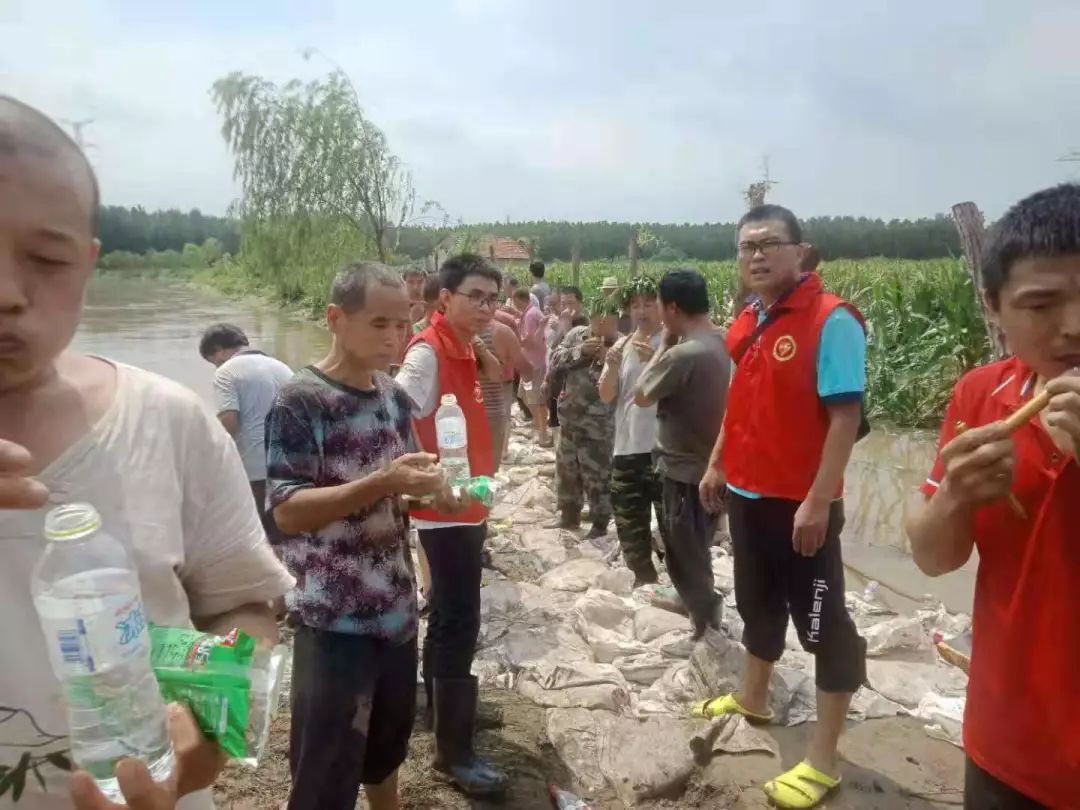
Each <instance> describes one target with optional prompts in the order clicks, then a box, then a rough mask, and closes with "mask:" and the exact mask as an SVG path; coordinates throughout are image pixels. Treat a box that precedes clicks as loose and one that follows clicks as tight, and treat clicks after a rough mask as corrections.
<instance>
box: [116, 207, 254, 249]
mask: <svg viewBox="0 0 1080 810" xmlns="http://www.w3.org/2000/svg"><path fill="white" fill-rule="evenodd" d="M98 238H99V239H100V240H101V250H102V252H103V253H110V252H113V251H125V252H127V253H138V254H144V253H149V252H150V251H158V252H163V251H167V250H173V251H176V252H177V253H181V252H183V250H184V245H202V244H204V243H205V242H206V240H207V239H216V240H217V241H218V242H219V243H220V244H221V246H222V249H223V250H224V251H225V252H226V253H235V252H236V251H237V250H238V249H239V247H240V236H239V231H238V228H237V223H236V221H235V220H233V219H230V218H227V217H215V216H208V215H206V214H204V213H202V212H201V211H200V210H199V209H198V208H192V209H191V210H190V211H186V212H185V211H180V210H178V209H175V208H170V209H168V210H165V211H147V210H146V209H145V208H143V207H142V206H136V207H134V208H125V207H124V206H121V205H106V206H103V207H102V209H101V214H100V218H99V220H98Z"/></svg>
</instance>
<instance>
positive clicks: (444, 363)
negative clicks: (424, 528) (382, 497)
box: [409, 312, 495, 523]
mask: <svg viewBox="0 0 1080 810" xmlns="http://www.w3.org/2000/svg"><path fill="white" fill-rule="evenodd" d="M421 342H423V343H427V344H428V345H429V346H431V348H432V349H434V350H435V357H436V358H438V361H439V396H440V397H441V396H442V395H443V394H453V395H454V396H455V397H457V404H458V407H460V408H461V410H462V413H464V414H465V428H466V430H467V432H468V443H469V471H470V472H471V473H472V474H473V475H494V474H495V450H494V444H493V442H492V439H491V425H490V424H489V423H488V418H487V413H486V412H485V411H484V394H483V391H481V390H480V381H479V379H478V378H477V369H476V355H475V354H474V353H473V348H472V346H471V345H469V344H462V342H461V341H460V340H459V339H458V337H457V335H456V334H455V333H454V330H453V329H451V328H450V323H449V322H448V321H447V320H446V317H445V316H444V315H443V314H442V313H441V312H436V313H435V314H434V315H432V316H431V325H430V326H428V327H427V329H425V330H424V331H422V332H420V333H419V334H417V335H414V336H413V339H412V340H411V341H409V348H410V349H411V348H412V347H413V345H415V344H416V343H421ZM437 412H438V407H437V406H436V408H435V410H434V411H432V412H431V414H429V415H428V416H426V417H424V418H423V419H414V420H413V425H414V427H415V428H416V437H417V439H419V441H420V447H421V448H423V450H424V451H425V452H428V453H435V454H438V452H439V441H438V439H437V438H436V435H435V414H436V413H437ZM411 514H412V516H413V517H415V518H417V519H419V520H431V521H439V522H443V523H481V522H482V521H484V520H485V519H486V518H487V515H488V509H487V507H485V506H483V505H482V504H479V503H476V502H474V503H472V504H471V505H470V506H469V508H468V509H466V510H465V511H464V512H455V513H454V514H452V515H444V514H442V513H440V512H437V511H435V510H434V509H413V510H411Z"/></svg>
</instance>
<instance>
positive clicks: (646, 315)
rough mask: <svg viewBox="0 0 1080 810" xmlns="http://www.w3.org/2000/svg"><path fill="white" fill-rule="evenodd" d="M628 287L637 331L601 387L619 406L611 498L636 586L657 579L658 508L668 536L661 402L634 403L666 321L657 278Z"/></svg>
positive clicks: (613, 357) (619, 349)
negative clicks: (657, 463) (658, 463)
mask: <svg viewBox="0 0 1080 810" xmlns="http://www.w3.org/2000/svg"><path fill="white" fill-rule="evenodd" d="M625 292H626V297H627V298H628V299H629V303H630V317H631V319H632V325H633V332H632V333H631V334H630V335H627V336H626V337H623V338H620V339H619V341H618V342H617V343H616V344H615V345H614V346H613V347H611V348H610V349H609V350H608V352H607V355H606V357H605V361H604V371H603V373H602V374H601V375H600V385H599V390H600V398H601V399H602V400H604V402H609V403H612V404H613V405H614V406H615V445H614V453H613V455H614V458H613V459H612V470H611V503H612V506H613V507H614V510H615V529H616V530H617V531H618V533H619V545H620V546H621V547H622V554H623V560H624V561H625V562H626V566H627V568H629V569H630V570H631V571H633V572H634V587H635V588H636V587H638V586H639V585H645V584H648V583H651V582H656V581H657V574H656V567H655V566H654V565H653V534H652V513H653V512H654V511H655V512H656V520H657V523H658V524H659V527H660V536H661V537H662V538H663V539H664V541H665V543H666V541H667V524H666V523H665V521H664V515H663V500H662V498H661V486H660V478H659V476H658V475H657V474H656V471H655V469H654V468H653V458H652V451H653V446H654V445H655V444H656V432H657V421H656V406H655V405H652V406H650V407H648V408H639V407H638V406H637V405H636V404H635V403H634V388H635V386H636V385H637V381H638V377H640V376H641V372H642V371H643V370H644V369H645V365H646V363H648V362H649V360H651V359H652V356H653V355H654V354H655V353H656V351H657V349H658V348H659V347H660V333H661V326H662V324H661V322H660V306H659V303H658V302H657V299H656V282H655V281H653V280H652V279H651V278H648V277H646V276H642V277H640V278H637V279H634V280H633V281H631V282H630V285H629V287H628V288H627V289H626V291H625ZM665 547H666V546H665ZM658 553H659V552H658ZM661 559H662V556H661Z"/></svg>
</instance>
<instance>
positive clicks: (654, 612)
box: [634, 605, 686, 644]
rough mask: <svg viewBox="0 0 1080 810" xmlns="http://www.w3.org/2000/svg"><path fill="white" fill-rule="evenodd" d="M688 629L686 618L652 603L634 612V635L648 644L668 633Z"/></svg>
mask: <svg viewBox="0 0 1080 810" xmlns="http://www.w3.org/2000/svg"><path fill="white" fill-rule="evenodd" d="M685 630H686V619H685V618H683V617H682V616H680V615H678V614H677V613H672V612H671V611H668V610H661V609H660V608H655V607H653V606H652V605H646V606H645V607H642V608H638V610H637V611H636V612H635V613H634V636H635V637H636V638H637V640H638V641H643V642H645V643H646V644H647V643H649V642H650V641H652V640H653V639H656V638H659V637H660V636H663V635H665V634H667V633H673V632H681V631H685Z"/></svg>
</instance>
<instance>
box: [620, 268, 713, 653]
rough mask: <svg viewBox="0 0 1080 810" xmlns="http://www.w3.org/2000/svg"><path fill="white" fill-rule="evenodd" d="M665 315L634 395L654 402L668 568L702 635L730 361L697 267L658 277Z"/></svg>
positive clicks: (645, 403) (708, 606) (709, 608)
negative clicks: (712, 494) (712, 489)
mask: <svg viewBox="0 0 1080 810" xmlns="http://www.w3.org/2000/svg"><path fill="white" fill-rule="evenodd" d="M658 292H659V296H660V306H661V314H662V318H663V322H664V336H663V338H662V340H661V342H660V347H659V349H657V352H656V354H654V355H653V357H652V359H651V360H650V361H649V364H648V365H647V366H646V367H645V370H644V371H642V372H641V377H639V378H638V382H637V387H636V389H635V394H634V403H635V404H636V405H637V406H638V407H639V408H648V407H651V406H652V405H656V418H657V420H658V423H659V427H658V429H657V434H656V449H655V451H654V455H655V459H656V471H657V474H658V475H659V476H660V480H661V487H662V492H663V506H664V519H665V521H666V522H667V537H666V538H665V542H666V544H667V545H666V552H667V553H666V554H665V556H664V559H665V561H666V563H667V569H668V573H669V574H670V575H671V581H672V583H674V585H675V588H676V590H678V592H679V596H680V597H682V600H683V602H684V603H685V605H686V607H687V610H689V612H690V619H691V621H692V623H693V627H694V635H695V637H701V636H702V635H703V634H704V633H705V631H706V629H708V628H709V627H717V626H718V625H719V612H720V603H719V602H718V601H717V598H716V592H715V591H714V590H713V573H712V557H711V554H710V552H709V549H710V548H711V547H712V544H713V536H714V535H715V534H716V517H715V516H714V515H711V514H710V513H709V512H708V511H707V510H706V509H705V508H704V506H703V505H702V503H701V501H700V499H699V498H698V484H699V483H700V482H701V476H702V475H704V473H705V468H706V465H707V464H708V461H709V449H710V448H711V447H712V445H713V443H714V442H715V441H716V436H717V434H718V433H719V432H720V425H721V424H722V422H723V420H724V403H725V400H726V399H727V386H728V377H729V375H730V366H729V361H728V354H727V350H726V349H725V348H724V337H723V335H721V334H719V333H718V332H717V331H716V329H715V328H714V327H713V325H712V323H711V322H710V321H709V291H708V287H707V286H706V284H705V279H704V278H702V276H701V274H700V273H698V272H697V270H693V269H679V270H672V271H670V272H668V273H666V274H665V275H664V277H663V278H662V279H660V285H659V289H658Z"/></svg>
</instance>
